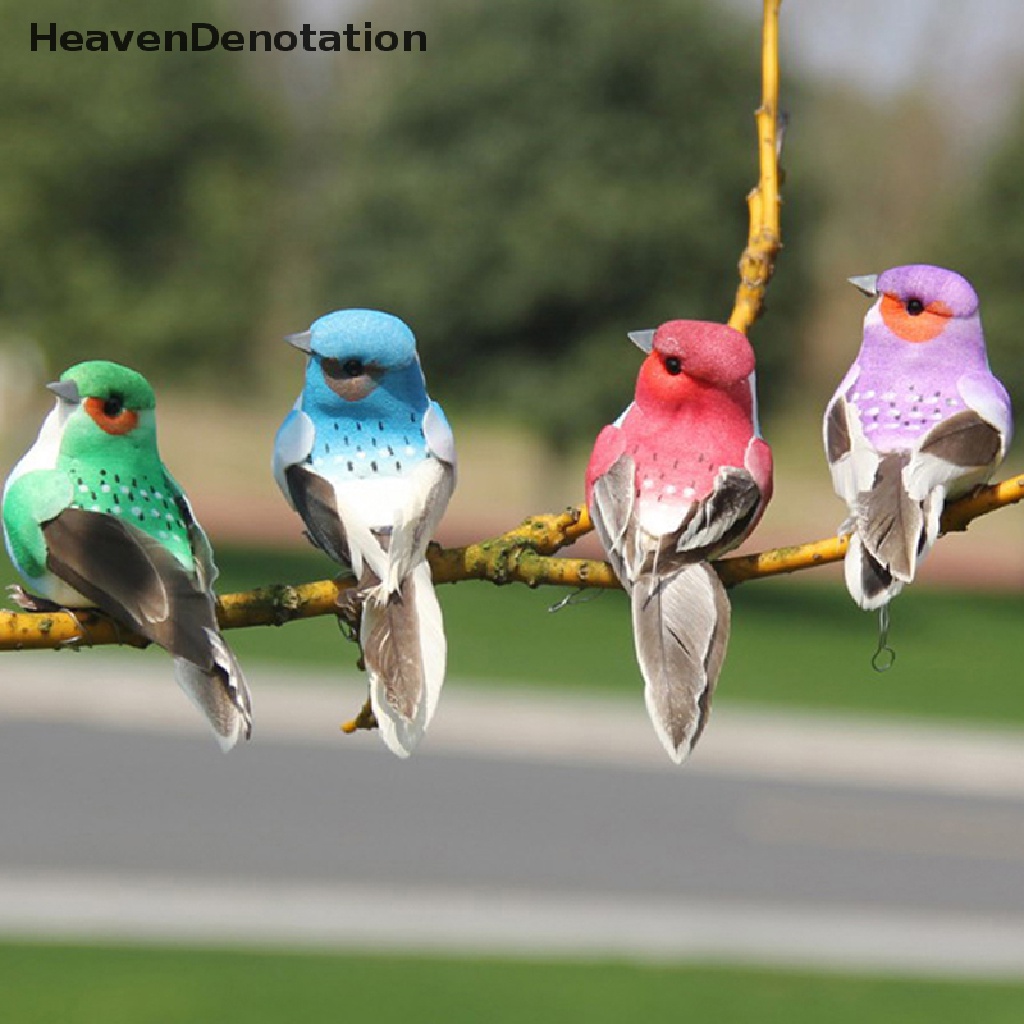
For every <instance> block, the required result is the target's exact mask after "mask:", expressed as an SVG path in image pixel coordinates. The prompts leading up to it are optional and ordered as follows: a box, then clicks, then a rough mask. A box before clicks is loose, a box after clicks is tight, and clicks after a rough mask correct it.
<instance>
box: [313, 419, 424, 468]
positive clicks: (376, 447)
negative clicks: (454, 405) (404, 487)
mask: <svg viewBox="0 0 1024 1024" xmlns="http://www.w3.org/2000/svg"><path fill="white" fill-rule="evenodd" d="M315 430H316V434H315V439H314V442H313V450H312V452H311V453H310V462H311V463H312V465H313V468H314V469H316V470H317V472H319V473H321V474H322V475H323V476H326V477H327V478H328V479H331V480H334V481H337V482H339V483H340V482H344V481H353V480H375V479H383V478H389V477H402V476H406V475H407V474H408V473H410V472H411V471H412V470H413V469H414V468H415V467H416V466H417V465H418V464H419V463H420V462H422V461H423V459H425V458H426V457H427V445H426V439H425V437H424V434H423V422H422V416H416V415H415V414H412V413H410V414H409V415H408V417H401V418H398V419H396V418H393V417H392V418H389V419H383V418H381V419H324V420H322V421H320V422H318V423H316V424H315Z"/></svg>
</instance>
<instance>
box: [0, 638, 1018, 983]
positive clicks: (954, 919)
mask: <svg viewBox="0 0 1024 1024" xmlns="http://www.w3.org/2000/svg"><path fill="white" fill-rule="evenodd" d="M30 657H31V658H32V659H37V658H38V657H40V656H38V655H32V656H29V655H24V656H19V657H18V658H17V666H16V668H17V671H16V672H11V671H9V673H8V679H7V684H6V688H5V689H4V690H3V692H2V693H0V822H2V827H0V931H2V932H5V933H8V934H25V933H42V934H61V935H99V934H106V935H116V936H120V937H126V936H149V937H167V938H182V939H188V940H190V941H197V940H199V941H211V942H216V941H225V942H232V941H247V942H289V943H298V944H311V945H328V946H356V947H359V948H367V947H371V948H376V947H380V946H388V947H392V948H393V947H395V946H398V947H401V948H410V949H423V948H432V949H437V948H440V949H471V950H475V951H480V950H483V949H494V950H526V949H532V950H538V949H539V950H558V951H570V952H574V953H588V952H589V953H600V954H608V953H612V954H620V955H640V956H645V957H651V956H654V957H678V956H718V957H722V956H725V957H731V958H739V959H743V960H758V961H769V962H789V963H793V962H795V963H819V964H827V965H829V966H870V967H876V968H882V969H899V970H922V971H938V972H942V973H946V972H949V971H962V972H968V973H991V974H1017V975H1020V974H1024V738H1022V737H1021V736H1019V735H1013V734H1004V735H986V734H966V733H964V734H959V733H953V732H949V731H941V732H940V731H934V730H924V729H917V730H902V731H900V730H893V729H891V728H890V727H887V726H881V725H879V726H876V725H872V724H870V723H863V722H862V723H859V724H858V723H854V724H847V725H844V724H842V723H836V722H831V721H827V720H823V721H817V720H814V719H807V720H802V721H800V720H798V721H797V722H795V723H794V722H793V721H792V720H790V719H778V718H774V717H772V716H753V715H742V714H739V713H735V712H734V713H733V714H731V715H730V714H729V713H728V709H721V710H723V712H724V713H722V714H719V715H716V718H715V720H714V721H713V723H712V726H711V728H710V729H709V732H708V735H707V737H706V740H705V746H704V748H703V749H702V750H701V751H699V752H698V757H697V758H696V759H695V760H694V762H693V764H692V766H691V767H690V768H689V769H683V770H678V769H675V768H674V767H673V766H671V765H670V764H668V762H667V760H665V761H663V760H662V757H661V755H660V753H659V751H658V749H657V745H656V743H655V741H654V739H653V736H652V735H650V734H649V726H647V724H646V722H645V721H644V718H643V714H642V709H636V708H632V707H629V706H627V707H626V709H623V708H622V707H621V706H618V705H612V706H609V705H606V704H585V705H577V704H574V703H573V702H564V701H549V702H547V703H546V704H544V705H543V707H542V708H541V709H540V711H539V712H538V708H537V701H536V700H533V701H531V702H529V703H528V704H526V705H524V704H523V703H522V702H521V701H519V700H517V699H512V698H509V699H506V700H501V699H499V700H495V701H488V700H485V699H481V698H480V697H478V696H477V697H474V696H469V695H467V696H463V697H462V698H461V699H460V696H459V694H458V693H457V692H452V693H451V694H448V695H446V701H445V703H443V704H442V708H441V712H440V714H441V718H439V720H438V723H437V725H438V726H439V728H438V730H437V732H436V736H435V735H432V736H431V742H430V744H428V746H427V749H425V750H424V751H423V752H422V754H420V755H418V756H416V757H414V758H413V759H412V760H411V761H408V762H400V761H398V760H397V759H395V758H393V757H392V756H391V755H389V754H387V753H386V752H385V751H383V749H381V748H380V746H379V744H378V741H377V740H376V738H374V737H367V736H361V737H356V738H352V739H349V738H345V737H342V736H340V735H339V734H338V733H337V731H336V730H337V722H338V720H339V719H340V717H342V716H344V714H345V713H346V711H348V710H351V709H353V708H354V707H355V706H356V705H357V703H358V686H356V687H352V686H349V687H348V688H346V689H344V690H340V688H338V687H334V688H329V689H328V688H324V687H314V688H299V689H292V690H272V689H270V688H268V687H266V686H264V687H260V686H259V679H258V678H257V679H256V680H254V690H255V692H256V694H257V696H258V697H259V696H262V699H261V700H260V701H259V704H258V705H257V713H258V714H259V712H260V711H261V710H262V711H263V715H262V716H261V717H258V718H257V723H258V725H260V732H259V733H258V735H257V738H255V739H254V741H253V742H252V743H250V744H248V745H247V746H246V747H244V748H243V749H240V750H238V751H236V752H234V753H232V754H231V755H229V756H226V757H225V756H224V755H222V754H221V753H220V751H219V750H218V749H217V747H216V745H215V743H214V742H213V741H212V739H211V738H209V737H208V736H207V735H206V734H205V732H203V731H202V726H201V724H200V723H199V721H198V718H194V712H192V711H191V709H190V708H189V707H188V706H187V704H186V703H185V701H184V699H183V698H182V697H181V695H180V694H179V693H178V692H177V691H176V689H175V688H174V686H173V684H171V683H170V681H169V679H168V678H167V677H166V673H165V672H163V671H162V670H161V668H162V667H161V666H160V663H159V662H156V663H154V662H152V661H149V662H146V661H139V662H138V663H136V662H131V663H128V667H126V663H125V662H124V661H123V660H121V659H119V660H117V661H111V662H103V661H97V660H95V657H94V655H93V654H91V653H89V654H82V655H79V656H71V655H67V656H65V655H61V656H60V657H61V658H62V659H65V661H66V662H67V664H68V665H69V666H70V667H71V668H74V669H76V670H77V669H78V668H79V665H82V666H83V667H85V666H87V660H86V659H92V660H90V661H89V662H88V667H89V669H90V671H91V670H92V666H93V665H94V664H95V665H97V666H98V667H99V668H100V669H101V671H100V672H98V673H97V676H96V678H95V681H93V680H90V681H89V682H88V683H83V682H82V681H81V680H78V681H70V682H69V681H64V682H61V681H59V680H53V679H41V678H39V670H38V669H37V667H36V665H37V664H39V662H36V663H31V662H30V661H29V659H30ZM42 657H52V656H47V655H42ZM73 657H74V658H75V659H76V660H72V658H73ZM61 664H62V665H63V664H64V662H62V663H61ZM136 664H137V665H138V667H137V668H136V667H135V665H136ZM154 665H155V666H156V667H157V672H156V677H155V678H154V676H153V672H152V669H151V667H152V666H154ZM129 726H131V727H130V728H129ZM950 765H952V766H953V770H950ZM958 766H959V767H958Z"/></svg>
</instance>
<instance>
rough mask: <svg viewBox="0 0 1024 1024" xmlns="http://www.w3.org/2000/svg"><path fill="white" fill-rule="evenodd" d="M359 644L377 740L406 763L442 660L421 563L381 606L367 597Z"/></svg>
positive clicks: (441, 640)
mask: <svg viewBox="0 0 1024 1024" xmlns="http://www.w3.org/2000/svg"><path fill="white" fill-rule="evenodd" d="M360 639H361V641H362V646H363V657H364V660H365V662H366V671H367V674H368V675H369V678H370V703H371V706H372V707H373V711H374V714H375V715H376V717H377V723H378V725H379V726H380V730H381V736H382V737H383V739H384V742H385V743H386V744H387V746H388V748H389V749H390V750H391V751H393V752H394V753H395V754H397V755H398V756H399V757H408V756H409V754H411V753H412V751H413V750H414V749H415V747H416V746H417V744H418V743H419V741H420V740H421V739H422V738H423V733H424V731H425V730H426V728H427V726H428V725H429V724H430V721H431V719H432V718H433V716H434V711H435V710H436V708H437V703H438V700H439V699H440V696H441V686H442V684H443V682H444V671H445V661H446V657H447V643H446V640H445V635H444V624H443V622H442V620H441V608H440V605H439V604H438V602H437V596H436V595H435V593H434V587H433V584H432V583H431V579H430V567H429V565H427V563H426V562H421V563H420V564H419V565H417V566H416V568H415V569H414V570H413V571H412V572H411V573H410V574H409V575H408V576H407V577H406V578H405V579H404V580H403V581H402V585H401V587H400V589H399V590H397V591H394V592H391V593H389V594H387V596H386V597H385V598H384V599H383V600H382V599H381V598H380V596H379V594H378V593H377V592H376V591H375V590H371V591H370V593H369V595H368V596H367V599H366V601H365V603H364V604H363V619H362V626H361V629H360Z"/></svg>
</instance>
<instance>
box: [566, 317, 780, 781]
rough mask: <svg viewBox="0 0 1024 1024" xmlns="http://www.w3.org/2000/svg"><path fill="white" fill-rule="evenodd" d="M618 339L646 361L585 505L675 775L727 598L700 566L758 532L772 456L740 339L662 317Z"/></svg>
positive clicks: (598, 461)
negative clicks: (628, 623)
mask: <svg viewBox="0 0 1024 1024" xmlns="http://www.w3.org/2000/svg"><path fill="white" fill-rule="evenodd" d="M630 338H631V339H632V340H633V341H634V342H635V343H636V344H637V345H639V346H640V348H642V349H643V350H644V351H646V352H648V353H649V355H648V356H647V359H646V360H644V363H643V365H642V366H641V368H640V374H639V376H638V377H637V382H636V397H635V399H634V401H633V403H632V404H631V405H630V406H629V408H628V409H626V411H625V412H624V413H623V414H622V415H621V416H620V417H619V418H618V420H616V421H615V423H614V424H612V425H611V426H608V427H605V428H604V429H603V430H602V431H601V433H600V434H599V435H598V438H597V442H596V443H595V445H594V450H593V453H592V454H591V456H590V464H589V465H588V466H587V492H586V493H587V506H588V508H589V509H590V517H591V519H592V520H593V523H594V528H595V530H596V531H597V535H598V537H599V538H600V540H601V544H602V546H603V547H604V550H605V552H606V553H607V555H608V559H609V561H610V562H611V565H612V568H613V569H614V570H615V573H616V575H617V576H618V577H619V580H620V581H621V583H622V585H623V587H624V588H625V590H626V592H627V593H628V594H629V595H630V599H631V603H632V609H633V638H634V641H635V644H636V657H637V661H638V662H639V665H640V671H641V673H642V674H643V677H644V684H645V689H644V697H645V700H646V702H647V710H648V712H649V713H650V716H651V720H652V721H653V722H654V728H655V730H656V732H657V734H658V737H659V739H660V740H661V742H662V743H663V744H664V746H665V749H666V750H667V751H668V753H669V756H670V757H671V758H672V759H673V760H674V761H675V762H676V763H677V764H678V763H680V762H682V760H683V759H684V758H685V757H686V756H687V754H689V753H690V751H691V750H692V749H693V747H694V745H695V744H696V742H697V739H698V738H699V737H700V734H701V731H702V730H703V728H704V725H705V723H706V721H707V716H708V712H709V711H710V707H711V696H712V694H713V692H714V689H715V683H716V682H717V681H718V674H719V671H720V670H721V667H722V661H723V660H724V658H725V649H726V645H727V643H728V640H729V613H730V609H729V599H728V597H727V596H726V592H725V588H724V587H723V586H722V583H721V581H720V580H719V578H718V574H717V573H716V572H715V570H714V569H713V568H712V567H711V566H710V565H709V564H708V561H709V560H710V559H712V558H715V557H717V556H719V555H721V554H723V553H724V552H726V551H729V550H730V549H732V548H734V547H736V546H737V545H738V544H740V543H741V542H742V541H743V540H744V539H745V538H746V537H747V536H748V534H749V533H750V532H751V530H753V529H754V527H755V526H756V525H757V522H758V520H759V519H760V518H761V514H762V513H763V512H764V508H765V506H766V505H767V503H768V499H769V498H770V497H771V493H772V455H771V449H770V448H769V447H768V445H767V444H765V442H764V441H763V440H761V437H760V434H759V430H758V426H757V404H756V396H755V391H754V352H753V349H751V347H750V343H749V342H748V341H747V339H746V338H745V337H744V336H743V335H742V334H741V333H740V332H739V331H736V330H733V329H732V328H731V327H726V326H724V325H723V324H715V323H704V322H700V321H691V320H671V321H669V322H668V323H665V324H662V325H661V327H659V328H658V329H657V330H656V331H638V332H635V333H633V334H630Z"/></svg>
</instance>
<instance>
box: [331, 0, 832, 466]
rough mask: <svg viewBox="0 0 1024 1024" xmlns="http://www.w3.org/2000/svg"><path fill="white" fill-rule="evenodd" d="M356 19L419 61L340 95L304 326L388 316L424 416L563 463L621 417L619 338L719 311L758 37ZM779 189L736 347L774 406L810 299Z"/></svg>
mask: <svg viewBox="0 0 1024 1024" xmlns="http://www.w3.org/2000/svg"><path fill="white" fill-rule="evenodd" d="M366 16H367V17H368V18H372V20H373V21H374V24H375V25H376V24H385V23H388V24H391V23H397V24H401V25H403V26H406V25H408V26H409V27H415V28H422V29H425V30H426V31H427V36H428V41H429V46H428V50H427V52H426V53H424V54H403V55H402V56H401V57H398V56H396V55H394V54H383V55H366V56H365V57H363V58H361V59H360V60H359V61H358V68H359V71H358V78H357V77H355V76H354V75H347V76H344V77H343V78H342V80H341V82H340V90H339V93H340V102H339V105H338V113H337V119H338V120H337V125H336V131H337V134H336V140H337V145H338V149H337V154H336V158H335V174H334V178H333V184H332V185H331V186H329V187H328V189H327V194H328V202H327V203H326V205H325V208H324V214H323V217H322V219H321V225H322V234H321V236H320V240H319V250H318V257H317V263H318V265H319V266H320V267H321V269H322V272H323V278H322V301H321V306H322V308H324V309H327V308H337V307H339V306H346V305H369V306H379V307H381V308H384V309H388V310H390V311H392V312H395V313H397V314H398V315H401V316H404V317H406V318H407V319H408V320H409V322H410V323H411V325H412V326H413V328H414V329H415V330H416V332H417V335H418V336H419V339H420V343H421V346H422V349H423V352H424V362H425V364H426V366H427V370H428V375H429V376H430V381H431V387H432V390H433V391H434V392H435V393H437V394H438V395H439V396H440V397H442V398H447V399H454V400H456V401H460V400H464V399H469V400H471V401H475V402H476V403H477V404H485V405H486V408H488V409H491V410H494V409H496V408H499V407H502V406H503V407H504V408H506V409H515V410H516V411H517V414H518V415H519V416H521V417H525V418H527V419H528V420H529V421H530V422H532V423H533V424H534V425H536V426H537V427H540V428H541V429H542V430H543V431H544V432H545V433H546V434H547V436H548V437H549V438H550V439H551V440H552V441H553V442H555V443H556V444H559V443H560V444H561V445H562V446H567V445H569V444H570V443H572V442H573V441H574V440H576V439H577V438H580V437H587V436H590V437H592V436H593V434H594V433H595V432H596V430H597V428H598V427H599V426H600V425H601V424H602V423H605V422H608V420H609V419H610V418H612V417H614V416H615V415H617V413H618V412H619V411H621V409H622V408H623V407H624V405H625V403H626V401H627V400H628V399H629V397H631V393H632V380H633V378H634V376H635V373H636V370H637V368H638V365H639V362H640V354H639V353H638V352H637V351H636V350H635V349H634V348H632V346H631V345H630V344H629V342H628V341H627V340H626V338H625V332H626V331H627V330H629V329H635V328H638V327H652V326H656V325H657V324H658V323H660V322H662V321H664V320H668V319H674V318H679V317H685V318H695V319H710V320H724V319H725V318H726V317H727V316H728V314H729V311H730V309H731V307H732V299H733V295H734V292H735V287H736V283H737V278H736V271H735V267H736V261H737V258H738V256H739V254H740V252H741V250H742V248H743V246H744V244H745V241H746V230H747V212H746V207H745V204H744V196H745V195H746V193H747V191H748V190H749V188H750V187H751V186H752V185H753V184H754V182H755V181H756V178H757V154H756V138H755V133H754V124H753V116H752V114H753V111H754V109H755V108H756V106H757V104H758V102H759V97H760V82H759V72H758V67H759V60H758V54H759V42H758V37H757V32H756V25H754V24H753V23H748V22H746V21H738V20H737V19H736V18H735V17H733V16H732V15H731V14H730V12H728V11H725V10H723V9H721V7H720V5H713V4H709V3H704V2H695V0H650V2H648V3H645V4H641V5H630V4H623V3H621V2H619V0H545V2H543V3H541V2H537V0H503V2H502V3H500V4H498V3H488V4H478V3H473V2H470V0H438V2H437V3H435V4H432V5H431V6H430V8H429V11H427V10H424V9H423V8H422V7H414V6H409V7H404V8H401V7H396V6H394V5H393V4H389V3H388V2H387V0H381V2H378V3H377V4H375V5H373V6H371V7H370V8H368V9H367V11H366ZM356 63H357V62H353V65H351V66H353V67H354V66H356ZM792 89H793V86H792V82H791V81H787V88H786V91H787V92H788V93H792ZM784 102H785V100H784ZM797 191H798V193H799V194H800V198H799V199H798V200H796V202H795V204H793V205H787V208H786V211H785V224H784V231H785V235H786V239H787V245H786V251H785V253H784V254H783V256H782V258H781V261H780V270H779V273H778V274H777V277H776V281H775V283H774V284H773V285H772V290H771V293H770V297H769V303H770V306H771V315H770V316H768V317H767V318H766V320H765V321H764V323H763V325H758V326H757V327H756V328H755V331H754V335H755V337H754V343H755V347H756V349H757V351H758V353H759V382H760V383H761V390H762V392H763V393H764V394H766V395H767V396H768V400H769V403H771V401H772V399H778V398H779V396H780V394H781V393H782V392H783V390H784V383H785V379H786V372H785V371H786V369H787V366H788V365H789V364H790V361H791V360H792V359H793V358H794V357H795V356H796V353H797V350H796V345H795V335H796V333H797V331H796V328H795V324H794V320H795V318H796V316H797V315H798V312H799V307H798V305H797V303H798V300H799V296H800V293H801V291H802V289H803V288H804V286H805V284H806V282H807V280H808V277H807V274H806V265H805V262H804V261H805V258H806V257H805V255H804V254H803V253H802V249H803V246H802V241H801V239H802V235H803V232H802V228H801V224H802V223H803V222H804V221H805V219H806V218H805V217H802V216H800V208H801V207H806V206H807V198H806V197H807V196H809V195H811V194H813V190H812V189H810V188H808V187H807V183H805V182H801V187H800V189H799V190H797ZM812 205H813V204H812ZM794 206H795V207H796V209H795V210H794ZM808 249H809V247H808Z"/></svg>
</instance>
